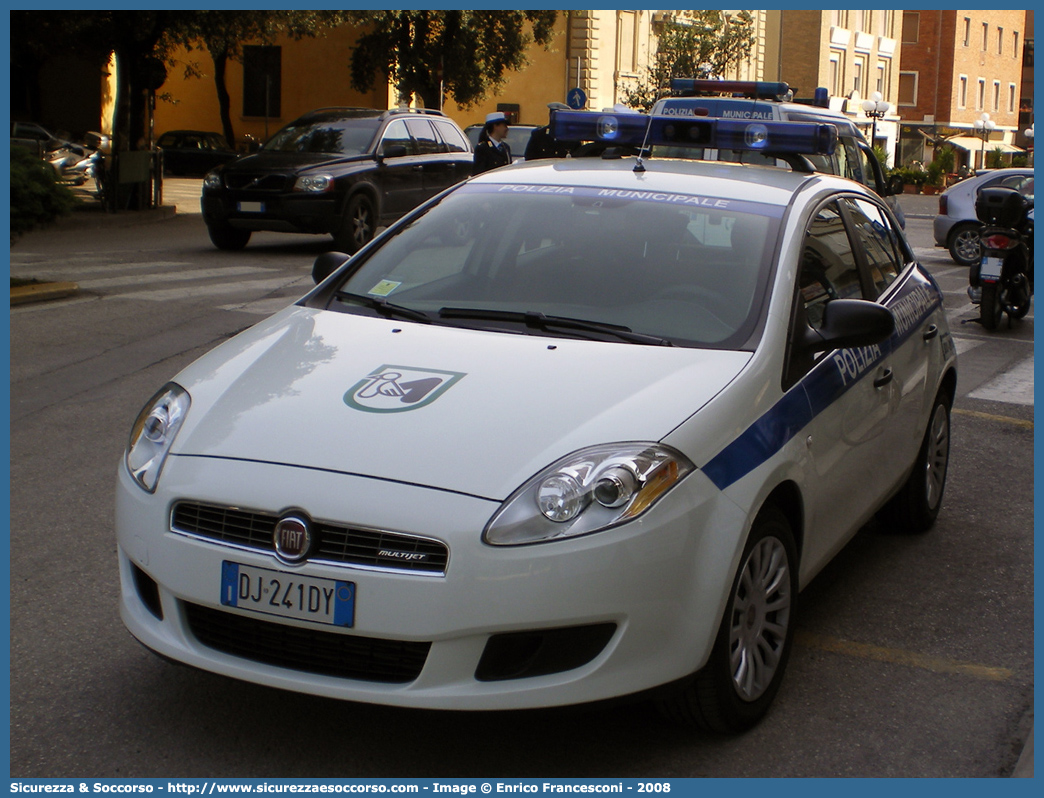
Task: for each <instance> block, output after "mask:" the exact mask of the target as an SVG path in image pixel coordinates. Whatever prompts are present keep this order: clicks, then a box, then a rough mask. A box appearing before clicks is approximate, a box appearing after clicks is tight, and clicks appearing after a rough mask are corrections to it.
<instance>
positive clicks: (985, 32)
mask: <svg viewBox="0 0 1044 798" xmlns="http://www.w3.org/2000/svg"><path fill="white" fill-rule="evenodd" d="M989 38H990V23H989V22H983V23H982V49H983V50H985V49H986V48H987V47H988V46H989V44H988V42H989Z"/></svg>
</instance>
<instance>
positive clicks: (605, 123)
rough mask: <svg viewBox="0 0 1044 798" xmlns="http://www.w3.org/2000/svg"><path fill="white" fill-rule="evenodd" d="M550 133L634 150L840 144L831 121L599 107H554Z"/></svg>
mask: <svg viewBox="0 0 1044 798" xmlns="http://www.w3.org/2000/svg"><path fill="white" fill-rule="evenodd" d="M551 132H552V135H554V137H555V138H556V139H559V140H560V141H594V142H599V143H601V144H608V145H613V146H620V147H634V148H639V147H642V146H643V145H644V146H646V147H652V146H656V145H661V146H669V147H702V148H707V149H719V150H743V151H751V152H772V153H795V154H800V155H831V154H833V152H834V148H835V147H836V146H837V128H836V127H834V126H833V125H830V124H818V123H812V122H761V121H750V120H746V119H716V118H709V117H677V116H648V115H646V114H637V113H635V114H629V113H623V114H609V113H603V112H597V111H554V112H553V113H552V115H551Z"/></svg>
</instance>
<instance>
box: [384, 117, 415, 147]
mask: <svg viewBox="0 0 1044 798" xmlns="http://www.w3.org/2000/svg"><path fill="white" fill-rule="evenodd" d="M389 147H405V148H406V154H407V155H414V154H415V150H414V147H413V139H411V138H410V132H409V131H408V130H407V129H406V122H405V121H404V120H402V119H396V120H394V121H393V122H392V123H391V124H390V125H388V127H387V129H386V130H385V131H384V137H383V138H382V139H381V147H380V150H379V152H380V153H381V155H384V154H386V153H387V152H388V148H389Z"/></svg>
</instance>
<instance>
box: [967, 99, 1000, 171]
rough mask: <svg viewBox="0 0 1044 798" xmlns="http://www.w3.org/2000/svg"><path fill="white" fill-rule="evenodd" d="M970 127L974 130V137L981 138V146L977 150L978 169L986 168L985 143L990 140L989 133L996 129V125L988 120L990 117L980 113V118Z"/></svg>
mask: <svg viewBox="0 0 1044 798" xmlns="http://www.w3.org/2000/svg"><path fill="white" fill-rule="evenodd" d="M972 127H973V128H975V135H977V136H981V137H982V146H981V147H980V148H979V168H980V169H985V168H986V142H987V141H989V139H990V133H991V132H992V131H993V129H994V128H996V127H997V123H996V122H994V121H993V120H992V119H990V115H989V114H988V113H986V112H985V111H983V112H982V116H980V117H979V118H978V119H976V120H975V121H974V122H972Z"/></svg>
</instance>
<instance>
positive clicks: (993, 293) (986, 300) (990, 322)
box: [979, 283, 1004, 332]
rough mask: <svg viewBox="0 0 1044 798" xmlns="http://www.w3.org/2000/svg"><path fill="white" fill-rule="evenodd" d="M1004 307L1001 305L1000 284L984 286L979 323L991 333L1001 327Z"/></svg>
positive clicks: (986, 284)
mask: <svg viewBox="0 0 1044 798" xmlns="http://www.w3.org/2000/svg"><path fill="white" fill-rule="evenodd" d="M1002 315H1004V307H1003V305H1002V304H1001V290H1000V283H983V284H982V301H981V302H980V303H979V321H981V322H982V326H983V327H985V328H986V329H987V330H990V331H991V332H992V331H993V330H996V329H997V327H998V326H1000V320H1001V316H1002Z"/></svg>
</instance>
